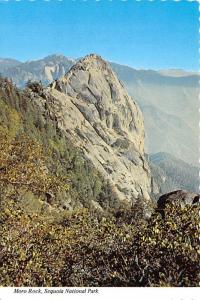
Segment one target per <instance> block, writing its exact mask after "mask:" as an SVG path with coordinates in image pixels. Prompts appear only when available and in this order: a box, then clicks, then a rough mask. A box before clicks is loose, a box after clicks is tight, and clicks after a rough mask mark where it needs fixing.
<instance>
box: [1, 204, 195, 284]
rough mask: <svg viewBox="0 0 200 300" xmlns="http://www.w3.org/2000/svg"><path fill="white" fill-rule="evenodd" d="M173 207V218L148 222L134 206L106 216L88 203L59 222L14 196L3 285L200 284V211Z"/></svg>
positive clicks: (4, 228)
mask: <svg viewBox="0 0 200 300" xmlns="http://www.w3.org/2000/svg"><path fill="white" fill-rule="evenodd" d="M166 210H167V211H166V216H167V217H166V219H165V220H162V219H161V218H160V216H159V215H154V216H152V218H151V219H150V220H149V221H148V222H144V221H142V220H139V219H137V218H134V211H132V212H131V211H130V212H122V211H121V212H120V213H119V214H117V216H115V217H110V218H105V217H103V218H100V219H98V218H97V217H96V216H95V215H94V214H92V213H91V212H90V211H88V210H86V209H81V210H80V209H79V210H74V211H73V212H72V213H69V212H66V213H65V214H63V215H62V217H61V218H60V220H59V221H58V219H57V217H56V218H55V219H51V220H50V219H48V218H46V217H44V216H42V215H41V214H35V213H29V214H28V215H27V214H25V213H24V212H23V210H21V209H19V208H18V207H17V206H16V203H14V202H12V201H8V202H7V207H4V208H3V209H1V213H0V222H1V227H0V234H1V244H0V255H1V263H0V278H1V279H0V284H1V285H2V286H198V282H199V277H198V276H199V272H198V261H199V254H200V251H199V248H198V229H197V227H198V225H199V224H198V223H199V222H198V221H199V216H198V209H197V207H195V206H193V207H185V208H181V207H176V206H170V207H167V209H166ZM131 213H132V216H133V218H132V221H131V222H130V218H128V220H127V221H126V218H124V216H125V215H128V214H129V215H130V216H131Z"/></svg>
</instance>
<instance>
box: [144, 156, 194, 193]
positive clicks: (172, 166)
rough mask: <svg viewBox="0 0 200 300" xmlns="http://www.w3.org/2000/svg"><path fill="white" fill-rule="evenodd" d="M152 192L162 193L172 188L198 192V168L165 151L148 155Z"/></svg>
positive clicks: (172, 189)
mask: <svg viewBox="0 0 200 300" xmlns="http://www.w3.org/2000/svg"><path fill="white" fill-rule="evenodd" d="M149 165H150V169H151V173H152V176H153V179H154V180H153V183H154V190H155V191H154V193H155V192H156V193H158V192H159V193H158V194H157V197H158V196H159V194H160V195H161V194H164V193H168V192H171V191H174V190H180V189H182V190H188V191H190V192H194V193H199V170H198V168H197V167H194V166H192V165H190V164H188V163H185V162H184V161H182V160H180V159H177V158H176V157H174V156H173V155H171V154H169V153H165V152H160V153H156V154H153V155H150V156H149Z"/></svg>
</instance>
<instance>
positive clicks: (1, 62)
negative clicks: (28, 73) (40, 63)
mask: <svg viewBox="0 0 200 300" xmlns="http://www.w3.org/2000/svg"><path fill="white" fill-rule="evenodd" d="M20 64H21V62H20V61H18V60H16V59H11V58H0V72H5V71H6V70H7V69H8V68H13V67H16V66H18V65H20Z"/></svg>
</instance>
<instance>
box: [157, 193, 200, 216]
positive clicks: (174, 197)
mask: <svg viewBox="0 0 200 300" xmlns="http://www.w3.org/2000/svg"><path fill="white" fill-rule="evenodd" d="M199 202H200V195H199V194H195V193H191V192H188V191H185V190H177V191H173V192H170V193H167V194H164V195H162V196H161V197H160V198H159V199H158V202H157V207H158V211H159V212H160V213H161V215H162V216H164V209H165V207H166V205H167V204H173V203H174V204H180V205H181V206H182V207H184V206H185V205H188V204H189V205H193V204H197V203H199Z"/></svg>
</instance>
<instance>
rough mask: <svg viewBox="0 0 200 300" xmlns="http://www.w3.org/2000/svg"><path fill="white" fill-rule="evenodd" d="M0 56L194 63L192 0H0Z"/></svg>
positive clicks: (143, 64)
mask: <svg viewBox="0 0 200 300" xmlns="http://www.w3.org/2000/svg"><path fill="white" fill-rule="evenodd" d="M0 16H1V17H0V57H12V58H16V59H19V60H22V61H25V60H28V59H38V58H42V57H44V56H47V55H49V54H53V53H61V54H64V55H66V56H69V57H81V56H84V55H86V54H89V53H98V54H100V55H101V56H103V57H104V58H106V59H108V60H110V61H115V62H118V63H121V64H126V65H130V66H133V67H135V68H145V69H163V68H182V69H187V70H197V69H198V26H199V24H198V3H197V2H188V1H181V2H174V1H170V0H167V1H166V2H161V1H158V0H156V1H154V2H149V1H145V0H143V1H142V2H137V1H135V0H128V1H124V2H123V1H120V0H113V1H109V0H101V1H99V2H96V1H95V0H88V1H84V0H76V1H73V0H63V1H60V2H59V1H58V0H51V1H49V2H47V1H46V2H45V1H42V0H36V1H35V2H29V1H27V0H24V1H23V0H22V1H19V2H16V1H12V0H10V1H9V2H5V1H3V0H0Z"/></svg>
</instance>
